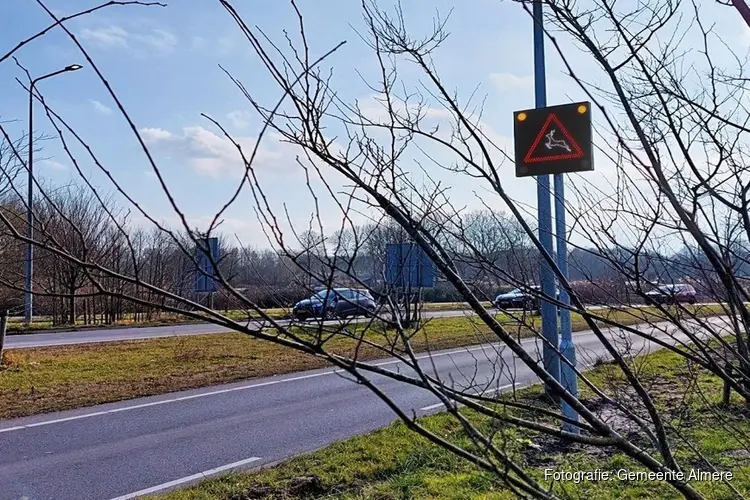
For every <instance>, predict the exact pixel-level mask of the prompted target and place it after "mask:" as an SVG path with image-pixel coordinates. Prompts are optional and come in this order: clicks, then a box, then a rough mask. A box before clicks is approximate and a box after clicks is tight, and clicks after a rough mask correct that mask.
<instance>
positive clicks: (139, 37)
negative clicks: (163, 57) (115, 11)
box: [78, 25, 178, 54]
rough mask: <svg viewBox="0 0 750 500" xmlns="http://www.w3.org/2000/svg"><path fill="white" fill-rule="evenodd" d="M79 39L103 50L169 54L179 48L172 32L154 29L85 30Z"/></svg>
mask: <svg viewBox="0 0 750 500" xmlns="http://www.w3.org/2000/svg"><path fill="white" fill-rule="evenodd" d="M78 36H79V38H81V39H82V40H84V41H87V42H89V43H91V44H93V45H96V46H98V47H102V48H119V49H133V50H136V51H139V52H142V51H148V52H149V53H154V52H156V53H161V54H169V53H171V52H173V51H174V50H175V48H176V47H177V41H178V39H177V36H175V35H174V34H173V33H171V32H170V31H166V30H163V29H157V28H152V29H150V30H148V31H140V32H135V31H127V30H126V29H124V28H122V27H121V26H115V25H110V26H105V27H101V28H84V29H82V30H81V31H80V32H79V33H78Z"/></svg>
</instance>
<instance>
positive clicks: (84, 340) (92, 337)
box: [5, 310, 471, 349]
mask: <svg viewBox="0 0 750 500" xmlns="http://www.w3.org/2000/svg"><path fill="white" fill-rule="evenodd" d="M464 314H471V312H470V311H465V310H462V311H425V312H423V313H422V317H424V318H450V317H454V316H462V315H464ZM348 321H349V322H352V321H365V320H363V319H360V320H356V319H355V320H352V319H349V320H348ZM279 323H280V324H281V325H288V324H289V321H288V320H279ZM330 323H332V322H328V321H327V322H326V324H330ZM231 331H233V330H231V329H229V328H224V327H221V326H216V325H213V324H211V323H190V324H182V325H169V326H145V327H133V328H100V329H93V328H92V329H86V330H81V331H67V332H59V331H58V332H50V333H26V334H17V335H13V334H11V335H8V336H7V337H6V338H5V347H6V348H7V349H23V348H29V347H46V346H55V345H70V344H88V343H97V342H115V341H118V340H138V339H151V338H158V337H173V336H182V335H199V334H207V333H226V332H231Z"/></svg>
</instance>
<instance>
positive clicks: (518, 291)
mask: <svg viewBox="0 0 750 500" xmlns="http://www.w3.org/2000/svg"><path fill="white" fill-rule="evenodd" d="M520 293H523V292H522V291H521V289H520V288H514V289H513V290H511V291H510V292H508V295H518V294H520Z"/></svg>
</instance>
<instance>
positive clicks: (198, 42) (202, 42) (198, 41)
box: [191, 36, 208, 50]
mask: <svg viewBox="0 0 750 500" xmlns="http://www.w3.org/2000/svg"><path fill="white" fill-rule="evenodd" d="M207 45H208V43H207V42H206V39H205V38H203V37H202V36H194V37H193V39H192V41H191V49H192V50H202V49H205V48H206V46H207Z"/></svg>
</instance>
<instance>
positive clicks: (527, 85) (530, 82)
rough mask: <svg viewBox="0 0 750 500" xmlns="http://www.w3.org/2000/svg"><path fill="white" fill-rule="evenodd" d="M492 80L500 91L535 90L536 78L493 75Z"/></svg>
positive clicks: (501, 74) (504, 74)
mask: <svg viewBox="0 0 750 500" xmlns="http://www.w3.org/2000/svg"><path fill="white" fill-rule="evenodd" d="M490 80H492V83H493V84H494V85H495V88H496V89H497V90H499V91H506V92H507V91H514V90H533V88H534V77H532V76H518V75H514V74H513V73H492V74H491V75H490Z"/></svg>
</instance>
